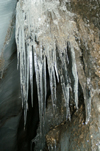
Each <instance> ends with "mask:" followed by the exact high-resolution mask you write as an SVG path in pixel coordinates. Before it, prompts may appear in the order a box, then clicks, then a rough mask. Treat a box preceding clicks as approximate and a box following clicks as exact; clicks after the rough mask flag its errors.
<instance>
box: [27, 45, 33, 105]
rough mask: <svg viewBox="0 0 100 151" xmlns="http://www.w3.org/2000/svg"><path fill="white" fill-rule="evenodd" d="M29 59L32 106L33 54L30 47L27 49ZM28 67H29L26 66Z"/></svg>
mask: <svg viewBox="0 0 100 151" xmlns="http://www.w3.org/2000/svg"><path fill="white" fill-rule="evenodd" d="M29 53H30V54H29V55H30V56H29V59H30V85H31V104H32V107H33V54H32V47H30V49H29ZM28 68H29V67H28Z"/></svg>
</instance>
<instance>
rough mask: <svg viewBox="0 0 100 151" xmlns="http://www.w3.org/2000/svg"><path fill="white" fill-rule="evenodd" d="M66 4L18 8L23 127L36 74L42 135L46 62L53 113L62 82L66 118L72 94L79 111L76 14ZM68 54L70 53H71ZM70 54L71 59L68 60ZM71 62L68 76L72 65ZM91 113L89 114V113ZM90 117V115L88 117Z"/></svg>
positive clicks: (31, 1) (39, 1) (40, 2)
mask: <svg viewBox="0 0 100 151" xmlns="http://www.w3.org/2000/svg"><path fill="white" fill-rule="evenodd" d="M64 3H65V0H63V1H62V3H60V1H59V0H23V1H22V0H19V2H18V3H17V8H16V44H17V59H18V64H17V66H20V84H21V94H22V106H23V108H24V125H25V124H26V118H27V110H28V102H27V100H28V89H29V82H30V85H31V100H32V106H33V105H34V104H33V73H34V72H35V73H36V83H37V93H38V102H39V117H40V135H42V125H43V123H45V110H46V94H47V86H46V85H47V84H46V83H47V79H46V61H47V64H48V73H49V78H50V89H51V98H52V106H53V111H55V110H56V84H57V81H58V82H59V81H60V82H61V86H62V91H63V95H64V99H65V105H66V118H67V119H68V118H69V120H70V119H71V117H70V107H69V102H70V101H69V100H70V91H73V95H74V96H73V97H74V100H75V105H76V108H77V109H78V74H77V65H76V59H75V49H77V48H78V45H77V43H76V41H75V37H74V30H76V29H75V28H76V27H75V23H74V21H73V20H72V18H73V16H74V14H73V13H70V12H68V11H67V10H66V7H65V5H64ZM68 47H69V49H67V48H68ZM68 51H69V52H68ZM68 53H70V58H71V60H70V58H69V57H68ZM70 61H71V68H70V72H71V73H72V77H73V78H71V76H70V74H69V69H68V68H69V64H70ZM89 112H90V111H89ZM88 116H89V115H88Z"/></svg>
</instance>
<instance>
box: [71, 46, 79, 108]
mask: <svg viewBox="0 0 100 151" xmlns="http://www.w3.org/2000/svg"><path fill="white" fill-rule="evenodd" d="M70 51H71V57H72V74H73V77H74V95H75V104H76V108H77V109H78V75H77V67H76V61H75V52H74V48H73V46H72V45H71V44H70Z"/></svg>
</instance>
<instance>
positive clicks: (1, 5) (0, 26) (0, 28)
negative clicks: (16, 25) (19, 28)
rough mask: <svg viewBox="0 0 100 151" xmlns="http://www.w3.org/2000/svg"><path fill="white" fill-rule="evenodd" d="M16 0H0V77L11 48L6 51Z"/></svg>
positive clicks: (10, 34)
mask: <svg viewBox="0 0 100 151" xmlns="http://www.w3.org/2000/svg"><path fill="white" fill-rule="evenodd" d="M16 2H17V0H6V1H3V0H0V21H1V22H0V77H2V74H3V70H4V68H5V66H6V63H5V62H6V60H8V59H9V58H10V56H11V49H9V51H7V49H6V48H7V46H8V43H9V41H10V39H11V36H12V32H11V31H12V29H11V28H13V27H11V26H13V25H12V24H11V23H12V17H13V15H14V9H15V7H16Z"/></svg>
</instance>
